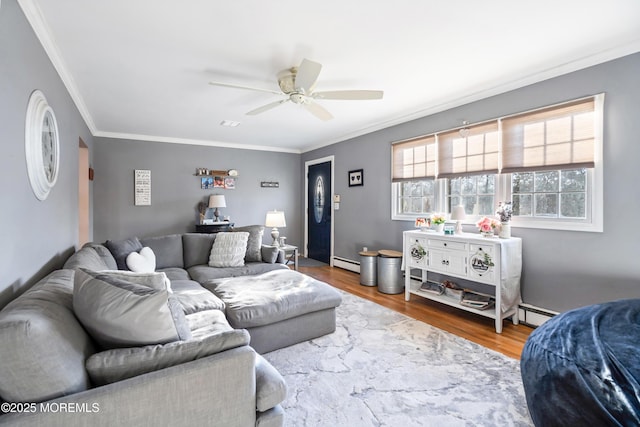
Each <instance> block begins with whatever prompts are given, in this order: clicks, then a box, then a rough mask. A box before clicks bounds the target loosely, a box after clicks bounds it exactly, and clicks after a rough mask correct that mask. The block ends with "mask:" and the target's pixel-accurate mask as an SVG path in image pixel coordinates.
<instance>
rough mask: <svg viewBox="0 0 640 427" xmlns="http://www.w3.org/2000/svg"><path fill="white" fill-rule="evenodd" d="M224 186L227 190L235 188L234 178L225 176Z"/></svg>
mask: <svg viewBox="0 0 640 427" xmlns="http://www.w3.org/2000/svg"><path fill="white" fill-rule="evenodd" d="M224 188H226V189H227V190H235V188H236V179H235V178H233V177H230V176H227V177H225V179H224Z"/></svg>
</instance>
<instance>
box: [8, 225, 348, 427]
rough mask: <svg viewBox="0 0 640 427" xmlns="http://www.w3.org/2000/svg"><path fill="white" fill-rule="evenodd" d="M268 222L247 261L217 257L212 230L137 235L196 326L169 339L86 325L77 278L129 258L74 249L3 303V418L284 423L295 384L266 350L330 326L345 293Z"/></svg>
mask: <svg viewBox="0 0 640 427" xmlns="http://www.w3.org/2000/svg"><path fill="white" fill-rule="evenodd" d="M259 230H260V233H259V237H256V235H255V234H256V233H253V232H254V231H256V230H248V231H251V232H252V234H254V235H253V247H252V243H251V240H252V239H251V238H250V239H249V240H250V242H249V244H248V245H247V253H246V258H245V262H244V265H243V266H238V267H211V266H209V265H208V263H207V259H208V256H209V253H210V252H211V248H212V245H213V243H214V241H215V238H216V235H214V234H211V235H208V234H195V233H194V234H191V233H187V234H182V235H180V234H176V235H169V236H160V237H154V238H148V239H140V243H141V244H142V245H143V246H146V247H150V248H152V249H153V252H154V253H155V255H156V271H160V272H164V273H165V274H166V276H167V277H168V278H169V279H170V282H171V289H172V294H171V295H170V298H172V301H173V300H176V301H178V302H179V306H180V308H181V311H180V314H181V316H183V317H184V319H185V321H186V323H187V325H188V329H189V330H188V333H189V338H188V339H178V340H175V341H172V342H166V343H160V344H152V345H140V346H129V347H118V348H104V346H103V345H101V343H100V342H101V341H100V340H98V341H96V337H95V336H92V335H91V334H90V333H88V332H87V328H86V327H85V326H84V325H83V323H82V322H81V321H79V319H78V312H77V307H76V310H74V280H75V282H76V283H75V285H76V292H78V288H77V286H78V283H77V281H78V278H79V277H81V276H83V277H85V276H86V277H89V280H99V279H101V280H107V279H105V278H104V277H106V276H104V275H105V274H106V273H104V274H103V273H95V272H100V271H104V270H107V271H109V270H111V271H113V270H116V269H117V268H118V264H120V266H122V264H121V261H122V260H121V259H118V258H119V255H118V253H117V250H114V248H113V243H114V242H107V243H106V244H96V243H90V244H87V245H85V246H84V247H83V248H82V249H80V250H79V251H77V252H76V253H75V254H73V255H72V256H71V257H70V258H69V259H68V260H67V262H66V263H65V265H64V268H63V269H62V270H58V271H54V272H53V273H51V274H50V275H49V276H47V277H45V278H44V279H42V280H41V281H40V282H39V283H37V284H36V285H35V286H34V287H32V288H31V289H30V290H28V291H27V292H25V293H24V294H23V295H21V296H20V297H18V298H17V299H16V300H14V301H12V302H11V303H9V304H8V305H7V306H6V307H5V308H4V309H3V310H2V311H0V360H1V361H2V363H0V396H1V397H2V400H3V402H4V405H3V407H2V409H3V411H2V412H5V414H4V415H1V416H0V425H25V426H38V425H47V426H73V425H78V426H80V425H91V426H112V425H118V426H121V425H131V426H134V425H135V426H145V425H154V426H155V425H219V426H267V427H268V426H281V425H283V420H284V413H283V410H282V408H281V406H280V403H281V402H282V401H283V400H284V399H285V398H286V384H285V382H284V380H283V378H282V376H281V375H280V374H279V373H278V372H277V370H276V369H275V368H273V367H272V366H271V365H270V364H269V363H268V362H267V361H266V360H265V359H264V358H262V356H260V354H259V353H264V352H268V351H271V350H275V349H277V348H281V347H284V346H288V345H292V344H295V343H298V342H301V341H304V340H308V339H312V338H315V337H318V336H321V335H324V334H327V333H330V332H333V331H334V330H335V307H337V306H338V305H339V304H340V302H341V296H340V293H339V292H337V291H336V290H335V289H333V288H332V287H331V286H329V285H327V284H325V283H322V282H319V281H316V280H314V279H312V278H310V277H308V276H305V275H302V274H300V273H298V272H295V271H292V270H290V269H288V268H287V267H286V266H285V265H283V264H282V261H283V260H284V257H283V254H282V253H281V252H280V251H277V253H275V254H274V251H273V249H272V248H270V247H263V246H261V236H262V230H261V228H259ZM256 241H259V242H260V243H259V244H258V245H257V248H256V244H255V243H256ZM120 243H122V242H120ZM125 243H126V242H125ZM110 244H111V248H110ZM125 249H126V244H125ZM114 252H115V255H116V256H114ZM125 252H126V250H125ZM256 257H261V258H263V259H260V260H257V259H256ZM265 260H266V261H267V262H265ZM88 275H89V276H88ZM103 276H104V277H103ZM109 280H111V279H109ZM131 286H135V285H131ZM150 292H151V291H150ZM154 292H155V291H154ZM76 297H77V295H76ZM76 303H77V301H76Z"/></svg>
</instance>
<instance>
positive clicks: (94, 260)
mask: <svg viewBox="0 0 640 427" xmlns="http://www.w3.org/2000/svg"><path fill="white" fill-rule="evenodd" d="M64 268H65V269H70V270H75V269H77V268H88V269H89V270H94V271H98V270H109V269H110V268H117V267H116V266H115V263H114V264H112V265H111V267H109V265H107V263H106V262H105V261H104V258H103V257H102V256H100V254H99V253H98V251H96V249H95V248H92V247H88V246H85V247H83V248H82V249H80V250H79V251H77V252H76V253H74V254H73V255H71V256H70V257H69V259H67V261H66V262H65V263H64Z"/></svg>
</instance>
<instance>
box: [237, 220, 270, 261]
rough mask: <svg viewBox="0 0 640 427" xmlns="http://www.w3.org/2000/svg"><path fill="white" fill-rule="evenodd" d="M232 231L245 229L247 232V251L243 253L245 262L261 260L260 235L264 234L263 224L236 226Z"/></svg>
mask: <svg viewBox="0 0 640 427" xmlns="http://www.w3.org/2000/svg"><path fill="white" fill-rule="evenodd" d="M232 231H246V232H248V233H249V239H248V240H247V252H246V253H245V255H244V260H245V262H260V261H262V254H261V253H260V248H261V247H262V235H263V234H264V226H262V225H247V226H244V227H236V228H234V229H233V230H232Z"/></svg>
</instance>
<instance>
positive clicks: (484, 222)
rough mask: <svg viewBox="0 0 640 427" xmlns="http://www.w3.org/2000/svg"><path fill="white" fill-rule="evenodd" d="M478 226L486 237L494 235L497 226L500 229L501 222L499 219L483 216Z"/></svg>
mask: <svg viewBox="0 0 640 427" xmlns="http://www.w3.org/2000/svg"><path fill="white" fill-rule="evenodd" d="M476 226H477V227H478V229H479V230H480V233H481V234H482V235H483V236H484V237H493V234H494V232H495V229H496V228H498V231H500V223H499V222H498V221H497V220H495V219H493V218H487V217H486V216H485V217H482V219H481V220H480V221H478V222H477V223H476Z"/></svg>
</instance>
